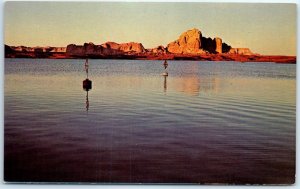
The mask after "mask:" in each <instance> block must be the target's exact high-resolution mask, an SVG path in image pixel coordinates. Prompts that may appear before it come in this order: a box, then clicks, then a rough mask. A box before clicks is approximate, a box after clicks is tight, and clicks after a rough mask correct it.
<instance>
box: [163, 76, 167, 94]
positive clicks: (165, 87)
mask: <svg viewBox="0 0 300 189" xmlns="http://www.w3.org/2000/svg"><path fill="white" fill-rule="evenodd" d="M164 92H165V93H166V92H167V76H166V75H165V76H164Z"/></svg>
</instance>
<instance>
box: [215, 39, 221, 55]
mask: <svg viewBox="0 0 300 189" xmlns="http://www.w3.org/2000/svg"><path fill="white" fill-rule="evenodd" d="M214 41H215V43H216V49H215V51H216V52H217V53H222V39H221V38H218V37H216V38H215V39H214Z"/></svg>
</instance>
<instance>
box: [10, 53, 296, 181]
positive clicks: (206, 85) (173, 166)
mask: <svg viewBox="0 0 300 189" xmlns="http://www.w3.org/2000/svg"><path fill="white" fill-rule="evenodd" d="M84 62H85V60H50V59H5V92H4V95H5V97H4V98H5V99H4V100H5V103H4V104H5V115H4V121H5V128H4V129H5V131H4V132H5V133H4V135H5V137H4V139H5V163H4V177H5V181H12V182H16V181H21V182H104V183H111V182H114V183H115V182H118V183H230V184H289V183H294V179H295V143H296V134H295V132H296V65H290V64H273V63H244V64H242V63H235V62H200V61H169V62H168V63H169V67H168V72H169V76H168V77H164V76H162V75H161V74H162V72H164V68H163V65H162V63H163V61H139V60H90V61H89V63H90V69H89V79H90V80H92V89H91V90H90V91H88V93H87V92H86V91H85V90H83V88H82V81H83V80H84V79H85V78H86V73H85V71H84Z"/></svg>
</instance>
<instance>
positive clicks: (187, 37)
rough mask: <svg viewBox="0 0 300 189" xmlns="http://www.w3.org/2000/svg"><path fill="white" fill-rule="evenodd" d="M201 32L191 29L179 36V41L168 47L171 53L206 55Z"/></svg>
mask: <svg viewBox="0 0 300 189" xmlns="http://www.w3.org/2000/svg"><path fill="white" fill-rule="evenodd" d="M201 37H202V34H201V31H200V30H198V29H191V30H188V31H186V32H184V33H182V34H181V35H180V36H179V39H177V40H176V41H173V42H171V43H169V44H168V45H167V51H168V52H169V53H176V54H201V53H205V52H204V51H203V50H202V49H201Z"/></svg>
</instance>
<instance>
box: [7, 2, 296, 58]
mask: <svg viewBox="0 0 300 189" xmlns="http://www.w3.org/2000/svg"><path fill="white" fill-rule="evenodd" d="M296 15H297V14H296V5H295V4H261V3H260V4H241V3H240V4H233V3H231V4H230V3H227V4H224V3H214V4H211V3H132V2H131V3H125V2H123V3H105V2H102V3H101V2H94V3H92V2H90V3H86V2H85V3H79V2H69V3H66V2H64V3H63V2H7V3H6V4H5V15H4V31H5V33H4V35H5V43H6V44H8V45H25V46H47V45H49V46H66V45H68V44H70V43H75V44H83V43H84V42H93V43H95V44H102V43H105V42H106V41H115V42H118V43H122V42H130V41H134V42H141V43H142V44H143V45H144V46H145V47H146V48H153V47H155V46H158V45H164V46H166V45H167V44H168V43H169V42H171V41H174V40H175V39H177V38H178V36H179V35H180V34H181V33H182V32H184V31H186V30H188V29H191V28H198V29H200V30H201V32H202V34H203V35H204V36H206V37H212V38H214V37H216V36H218V37H221V38H222V39H223V41H224V42H226V43H227V44H230V45H231V46H233V47H249V48H250V49H251V50H252V51H253V52H256V53H260V54H281V55H295V54H296Z"/></svg>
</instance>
